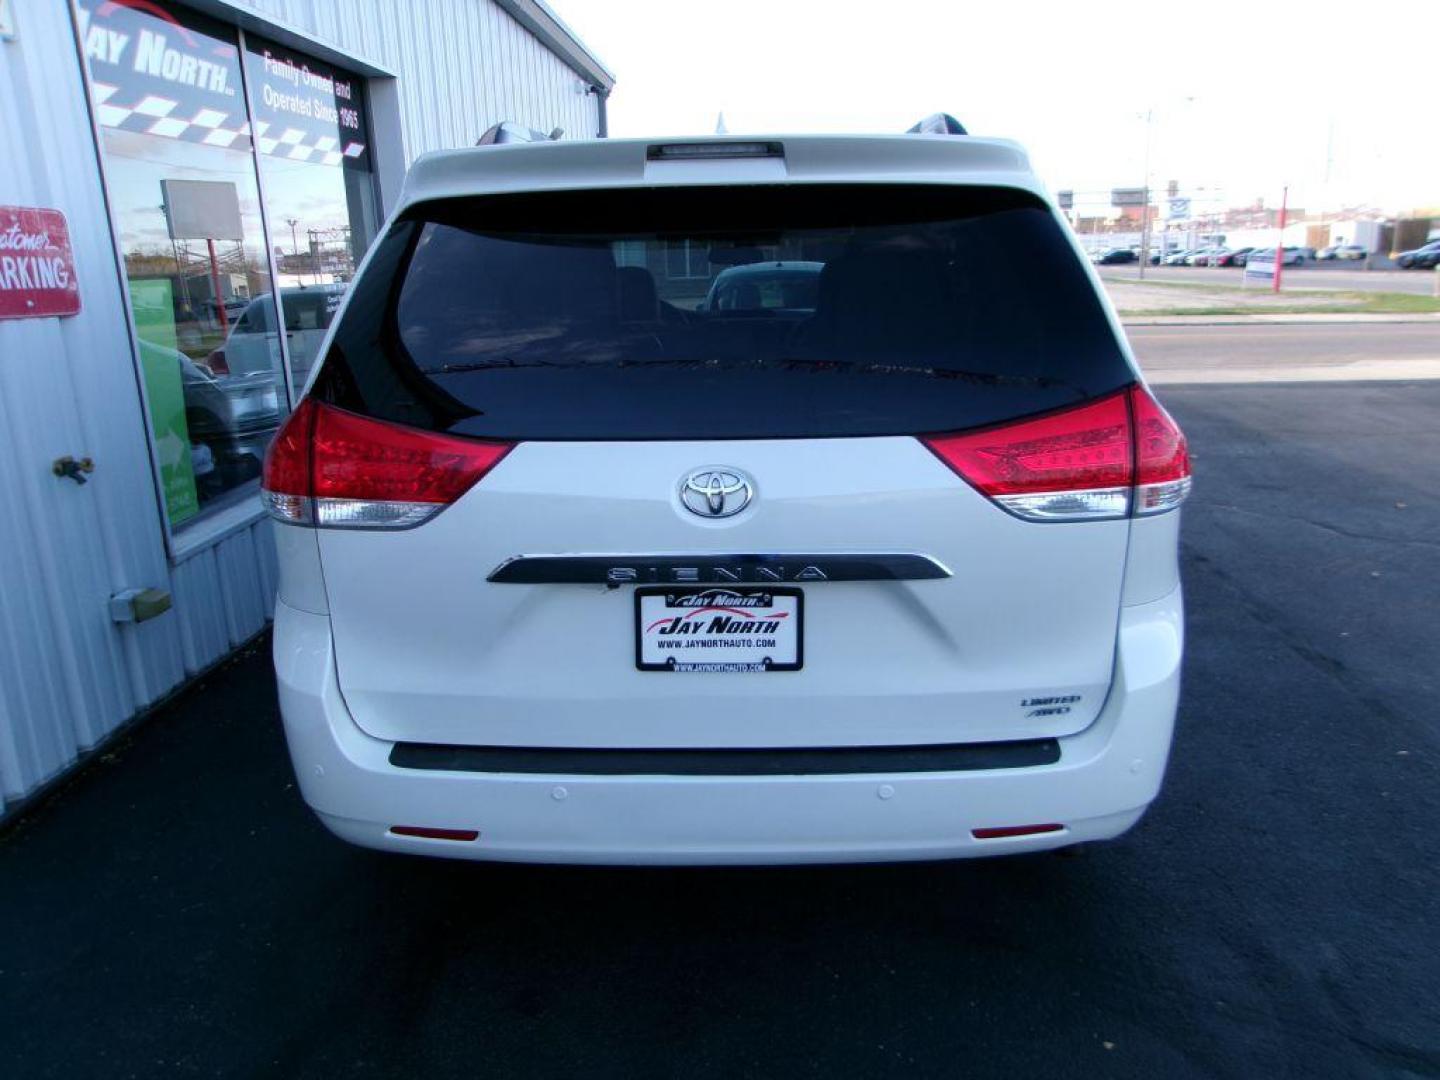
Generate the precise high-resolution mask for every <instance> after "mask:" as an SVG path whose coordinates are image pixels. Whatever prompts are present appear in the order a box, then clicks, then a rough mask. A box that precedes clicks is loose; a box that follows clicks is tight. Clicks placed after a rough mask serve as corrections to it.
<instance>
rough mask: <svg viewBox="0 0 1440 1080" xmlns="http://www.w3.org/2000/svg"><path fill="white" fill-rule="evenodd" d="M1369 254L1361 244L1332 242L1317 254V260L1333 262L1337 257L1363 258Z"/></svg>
mask: <svg viewBox="0 0 1440 1080" xmlns="http://www.w3.org/2000/svg"><path fill="white" fill-rule="evenodd" d="M1367 254H1369V252H1367V251H1366V250H1365V248H1364V247H1362V246H1361V245H1360V244H1331V245H1330V246H1329V247H1326V248H1321V249H1320V252H1319V254H1317V255H1316V256H1315V260H1316V261H1317V262H1332V261H1334V260H1337V259H1363V258H1365V256H1366V255H1367Z"/></svg>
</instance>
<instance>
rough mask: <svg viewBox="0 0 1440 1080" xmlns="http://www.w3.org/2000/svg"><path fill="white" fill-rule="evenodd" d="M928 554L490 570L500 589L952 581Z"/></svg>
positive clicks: (534, 559) (623, 559) (507, 565)
mask: <svg viewBox="0 0 1440 1080" xmlns="http://www.w3.org/2000/svg"><path fill="white" fill-rule="evenodd" d="M950 576H951V573H950V568H949V567H947V566H945V565H944V564H943V563H941V562H940V561H939V560H938V559H935V558H932V557H931V556H929V555H916V554H913V553H908V552H848V551H847V552H816V553H805V552H779V553H775V552H771V553H765V554H758V553H753V552H752V553H748V554H735V553H729V552H720V553H717V552H693V551H691V552H680V553H663V554H662V553H654V552H651V553H642V554H635V553H629V552H620V553H613V554H600V553H591V552H586V553H581V554H575V555H515V556H512V557H511V558H508V559H506V560H505V561H504V562H502V563H501V564H500V565H499V566H497V567H496V568H495V569H494V570H492V571H491V572H490V576H489V577H488V578H487V579H486V580H487V581H493V582H495V583H496V584H500V585H609V586H611V587H618V586H620V585H773V584H780V583H796V584H806V583H807V582H813V583H816V584H818V583H821V582H826V581H925V580H932V579H935V578H947V577H950Z"/></svg>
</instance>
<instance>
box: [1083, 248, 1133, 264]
mask: <svg viewBox="0 0 1440 1080" xmlns="http://www.w3.org/2000/svg"><path fill="white" fill-rule="evenodd" d="M1092 258H1093V261H1094V262H1095V263H1096V264H1097V265H1099V266H1119V265H1121V264H1122V263H1132V262H1137V261H1139V258H1140V256H1139V255H1137V254H1136V253H1135V252H1134V251H1131V250H1130V249H1129V248H1110V249H1109V250H1108V251H1102V252H1100V253H1099V254H1098V255H1095V256H1092Z"/></svg>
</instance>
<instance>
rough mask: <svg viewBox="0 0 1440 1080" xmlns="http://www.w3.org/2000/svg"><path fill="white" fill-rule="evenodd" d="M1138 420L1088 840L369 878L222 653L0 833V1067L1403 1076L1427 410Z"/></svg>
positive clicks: (1434, 1041) (1436, 647)
mask: <svg viewBox="0 0 1440 1080" xmlns="http://www.w3.org/2000/svg"><path fill="white" fill-rule="evenodd" d="M1141 352H1142V355H1143V354H1144V348H1143V346H1142V347H1141ZM1163 398H1164V400H1165V401H1166V403H1167V404H1168V405H1169V406H1170V408H1171V409H1172V411H1173V412H1174V413H1175V414H1176V415H1177V417H1178V418H1179V419H1180V421H1181V422H1182V424H1183V425H1184V426H1185V428H1186V430H1187V433H1188V434H1189V436H1190V439H1191V443H1192V446H1193V448H1194V453H1195V461H1196V474H1197V487H1196V493H1195V495H1194V497H1193V498H1192V500H1191V502H1190V503H1189V505H1188V508H1187V510H1186V511H1185V513H1186V522H1185V539H1184V545H1183V555H1184V564H1185V565H1184V572H1185V580H1186V586H1187V589H1188V603H1189V634H1190V639H1189V651H1188V655H1187V670H1186V688H1185V694H1184V699H1183V705H1182V713H1181V722H1180V728H1179V732H1178V735H1177V740H1176V744H1175V751H1174V756H1173V758H1172V763H1171V770H1170V775H1169V778H1168V780H1167V787H1166V790H1165V792H1164V794H1163V796H1162V799H1161V801H1160V802H1159V803H1158V804H1157V805H1156V806H1155V808H1154V809H1153V811H1152V813H1151V814H1150V816H1149V817H1148V818H1147V819H1146V820H1145V821H1143V822H1142V823H1141V825H1140V826H1139V827H1138V828H1137V829H1136V830H1135V831H1133V832H1132V833H1130V834H1129V835H1128V836H1126V837H1124V838H1122V839H1121V840H1119V841H1117V842H1115V843H1112V844H1109V845H1104V846H1099V847H1095V848H1092V849H1089V850H1088V851H1086V852H1084V853H1083V854H1080V855H1075V856H1069V857H1064V856H1055V855H1046V856H1041V857H1026V858H1017V859H1007V860H997V861H981V862H962V863H951V864H918V865H899V866H878V867H835V868H807V869H729V870H719V871H717V870H627V869H583V870H582V869H569V868H527V867H507V866H483V865H467V864H450V863H438V862H434V863H432V862H427V861H421V860H412V859H407V858H401V857H393V856H381V855H377V854H372V853H368V852H363V851H359V850H356V849H351V848H348V847H345V846H343V845H342V844H340V843H339V842H338V841H335V840H332V839H331V838H330V837H329V836H328V835H327V834H326V833H324V832H323V830H322V829H321V828H320V826H319V825H318V824H316V823H315V821H314V820H313V819H312V818H311V817H310V815H309V814H308V812H307V811H306V810H305V808H304V807H303V806H302V805H301V803H300V800H299V798H298V796H297V795H296V793H295V790H294V788H293V785H292V781H291V776H290V773H289V765H288V762H287V760H286V758H285V753H284V747H283V743H282V740H281V736H280V733H279V728H278V721H277V718H276V710H275V704H274V691H273V685H272V682H271V679H270V674H269V666H268V657H267V656H266V655H265V653H264V651H263V647H261V648H257V649H255V650H252V651H251V653H250V654H249V655H246V656H244V657H242V658H241V659H240V660H239V661H237V662H235V663H233V664H232V665H230V666H228V667H227V668H225V669H223V670H221V671H219V672H217V673H215V674H213V675H212V676H211V677H209V678H208V679H207V680H206V681H205V683H204V685H203V686H202V687H200V688H199V689H197V690H195V691H192V692H190V693H188V694H187V695H186V696H185V697H184V698H183V699H182V700H181V701H179V702H178V703H177V704H176V705H175V706H174V707H172V708H170V709H168V710H167V711H166V712H164V713H163V714H162V715H160V716H158V717H156V718H155V719H154V720H152V721H151V722H150V723H148V724H146V725H145V726H143V727H142V728H140V729H139V730H138V731H136V732H135V734H134V735H133V736H131V737H129V738H127V739H125V740H123V741H122V743H121V744H120V745H119V746H117V747H115V748H114V749H113V751H111V752H110V753H108V754H106V755H105V757H104V759H103V760H101V761H99V762H97V763H96V765H95V766H94V767H92V768H91V769H89V770H88V771H86V772H85V773H84V774H83V775H82V776H80V777H79V778H78V779H77V780H76V781H75V782H74V783H72V784H70V785H69V786H68V787H67V788H65V789H64V790H62V791H61V792H60V793H59V794H58V796H57V797H55V798H54V799H52V800H51V801H50V802H49V803H48V804H46V805H44V806H42V807H40V808H39V809H38V811H37V812H36V813H34V814H32V815H31V816H30V817H29V818H28V819H26V820H23V821H22V822H21V823H20V824H19V825H18V826H17V827H15V828H12V829H11V830H10V831H9V832H8V833H7V834H6V835H4V836H3V837H0V882H3V883H4V884H3V887H0V924H3V926H4V927H5V932H4V934H3V936H0V1016H3V1017H4V1020H3V1022H0V1075H3V1076H7V1077H12V1076H13V1077H17V1078H19V1077H49V1076H54V1077H72V1076H79V1075H90V1076H94V1075H105V1076H149V1075H185V1076H189V1075H194V1076H212V1075H239V1076H249V1075H259V1074H272V1075H284V1076H334V1075H339V1074H347V1075H373V1076H381V1075H426V1074H458V1073H464V1074H468V1075H477V1074H483V1073H503V1074H508V1075H516V1076H550V1075H562V1074H564V1075H575V1074H583V1075H587V1076H671V1075H685V1076H701V1077H709V1076H715V1077H720V1076H725V1077H729V1076H741V1075H754V1076H762V1075H772V1076H773V1075H805V1076H808V1075H824V1076H857V1075H865V1076H874V1075H894V1074H905V1075H916V1076H934V1075H947V1076H954V1075H963V1076H991V1075H993V1076H1010V1077H1013V1076H1046V1077H1058V1076H1085V1077H1091V1076H1144V1077H1159V1076H1164V1077H1167V1078H1172V1077H1185V1076H1246V1077H1253V1076H1296V1077H1302V1076H1303V1077H1313V1076H1436V1075H1440V950H1437V942H1440V888H1437V885H1440V871H1437V866H1440V831H1437V828H1436V823H1437V822H1440V784H1437V779H1440V769H1437V761H1440V739H1437V728H1436V723H1435V719H1434V717H1435V707H1434V702H1435V700H1436V693H1437V690H1440V687H1437V678H1440V676H1437V673H1440V630H1437V627H1436V613H1437V612H1440V575H1437V574H1436V572H1435V567H1436V557H1437V549H1440V544H1437V540H1436V537H1437V536H1440V381H1429V382H1420V381H1417V382H1406V381H1403V380H1402V381H1391V382H1386V383H1353V382H1331V383H1326V384H1323V385H1322V384H1303V383H1290V384H1284V385H1264V384H1257V385H1245V386H1227V385H1209V386H1198V387H1188V386H1167V387H1165V388H1164V390H1163Z"/></svg>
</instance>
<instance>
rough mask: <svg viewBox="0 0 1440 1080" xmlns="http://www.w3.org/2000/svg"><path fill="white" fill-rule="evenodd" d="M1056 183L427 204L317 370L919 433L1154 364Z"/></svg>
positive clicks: (362, 403) (456, 409) (453, 406)
mask: <svg viewBox="0 0 1440 1080" xmlns="http://www.w3.org/2000/svg"><path fill="white" fill-rule="evenodd" d="M1061 229H1062V226H1060V225H1059V224H1058V223H1057V222H1056V220H1055V218H1054V217H1053V215H1052V214H1051V213H1050V211H1049V210H1047V209H1046V208H1045V207H1044V205H1043V204H1041V203H1040V202H1038V201H1037V200H1035V199H1034V198H1033V197H1031V196H1029V195H1026V194H1024V193H1021V192H1016V191H1012V190H1009V189H991V188H974V187H953V186H945V187H941V186H935V187H917V186H905V187H893V186H882V185H865V186H843V187H841V186H798V185H793V186H746V187H708V188H702V187H686V188H661V189H654V188H651V189H628V190H619V191H598V192H596V191H589V192H565V193H554V194H527V195H496V196H485V197H476V198H471V199H454V200H446V201H443V202H437V203H430V204H426V205H423V206H420V207H418V208H415V209H414V210H412V211H411V213H410V214H409V215H408V216H407V217H405V218H403V219H402V220H400V221H398V222H397V223H396V225H395V226H394V227H393V228H392V230H391V232H390V233H389V234H388V235H387V236H386V237H385V238H384V239H383V240H382V241H381V245H380V248H379V250H377V252H376V254H375V256H374V258H373V259H372V262H371V265H370V267H369V268H368V269H367V271H366V272H365V274H364V275H363V276H362V278H361V280H360V282H358V283H357V285H356V288H355V292H354V295H353V296H352V298H351V301H350V305H349V307H348V308H347V312H346V316H345V318H344V320H343V322H342V325H341V327H340V329H339V331H338V333H337V336H336V339H335V343H334V347H333V348H332V350H331V352H330V355H329V356H328V357H327V359H326V364H325V369H324V372H323V374H322V376H321V379H320V380H319V382H318V384H317V390H316V392H317V393H318V394H320V395H321V396H322V397H324V398H325V399H327V400H330V401H332V402H334V403H335V404H339V405H342V406H344V407H346V408H351V409H354V410H356V411H359V412H363V413H366V414H368V415H373V416H378V417H381V418H384V419H390V420H395V421H399V422H402V423H408V424H414V425H417V426H422V427H428V428H433V429H438V430H448V431H453V432H455V433H459V434H467V435H475V436H486V437H496V438H509V439H726V438H781V437H801V436H808V437H814V436H855V435H895V434H915V433H919V432H926V431H945V430H954V429H958V428H965V427H973V426H977V425H981V424H989V423H995V422H997V421H1001V420H1007V419H1011V418H1013V417H1016V416H1021V415H1025V414H1027V413H1033V412H1038V411H1042V410H1045V409H1051V408H1056V407H1059V406H1062V405H1069V404H1074V403H1076V402H1080V401H1084V400H1086V399H1088V398H1091V397H1095V396H1098V395H1101V394H1105V393H1108V392H1110V391H1112V390H1114V389H1116V388H1118V387H1120V386H1123V385H1124V384H1126V383H1127V382H1129V381H1131V380H1132V378H1133V376H1132V374H1131V372H1130V370H1129V368H1128V366H1127V364H1126V363H1125V361H1124V358H1123V356H1122V354H1121V351H1120V348H1119V346H1118V344H1117V342H1116V340H1115V336H1114V334H1113V332H1112V331H1111V328H1110V325H1109V323H1108V321H1107V320H1106V318H1105V316H1104V313H1103V311H1102V309H1101V306H1100V304H1099V302H1098V301H1097V299H1096V296H1095V293H1094V290H1093V288H1092V286H1091V284H1090V279H1089V277H1088V276H1087V274H1086V273H1085V271H1084V270H1083V268H1082V267H1081V265H1080V263H1079V260H1078V259H1077V258H1076V256H1075V254H1074V252H1073V251H1072V249H1071V247H1070V245H1069V243H1068V241H1067V240H1066V238H1065V236H1064V235H1063V233H1062V231H1061Z"/></svg>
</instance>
